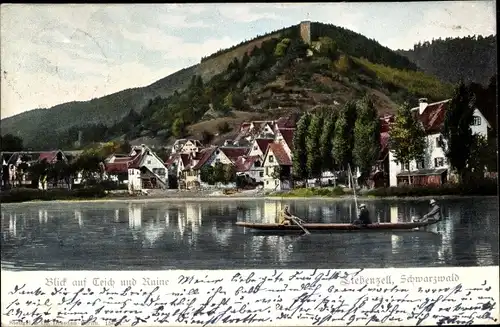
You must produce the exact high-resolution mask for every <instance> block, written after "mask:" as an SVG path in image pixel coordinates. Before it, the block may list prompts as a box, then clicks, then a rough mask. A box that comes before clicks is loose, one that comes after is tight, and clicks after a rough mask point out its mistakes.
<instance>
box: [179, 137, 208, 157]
mask: <svg viewBox="0 0 500 327" xmlns="http://www.w3.org/2000/svg"><path fill="white" fill-rule="evenodd" d="M202 148H203V145H202V144H201V142H200V141H198V140H195V139H178V140H176V141H175V142H174V145H173V146H172V154H175V153H184V154H191V153H196V152H198V151H200V150H201V149H202Z"/></svg>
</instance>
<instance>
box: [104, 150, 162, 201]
mask: <svg viewBox="0 0 500 327" xmlns="http://www.w3.org/2000/svg"><path fill="white" fill-rule="evenodd" d="M110 159H111V160H109V161H108V162H107V163H106V164H105V166H106V172H107V173H108V174H110V175H113V174H123V173H127V174H128V187H129V191H131V192H132V191H138V190H142V189H157V188H162V189H164V188H167V187H168V174H167V168H166V167H165V164H164V163H163V160H161V159H160V158H159V157H158V156H157V155H156V153H154V152H153V151H152V150H151V149H150V148H148V147H147V146H145V145H140V146H135V147H133V148H132V150H131V152H130V154H129V155H128V156H125V157H122V156H120V157H114V158H110Z"/></svg>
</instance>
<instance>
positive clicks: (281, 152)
mask: <svg viewBox="0 0 500 327" xmlns="http://www.w3.org/2000/svg"><path fill="white" fill-rule="evenodd" d="M269 151H272V153H273V154H274V157H275V158H276V161H277V162H278V164H279V165H281V166H291V165H292V160H291V158H290V157H289V156H288V154H287V153H286V151H285V149H284V148H283V144H280V143H271V144H269V147H268V148H267V152H269ZM266 156H267V154H266Z"/></svg>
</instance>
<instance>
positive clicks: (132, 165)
mask: <svg viewBox="0 0 500 327" xmlns="http://www.w3.org/2000/svg"><path fill="white" fill-rule="evenodd" d="M142 157H143V156H142V155H141V153H140V152H139V153H137V154H136V155H135V156H134V157H133V158H132V160H130V161H129V162H128V167H129V168H134V169H139V168H140V167H139V164H140V163H141V160H142Z"/></svg>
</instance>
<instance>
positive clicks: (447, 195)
mask: <svg viewBox="0 0 500 327" xmlns="http://www.w3.org/2000/svg"><path fill="white" fill-rule="evenodd" d="M409 190H410V191H409ZM464 190H465V191H464ZM478 190H480V191H481V192H479V193H478ZM373 193H375V194H373ZM429 193H430V194H429ZM463 197H467V198H471V197H481V198H484V197H497V192H496V186H495V189H494V190H493V188H492V186H491V185H490V187H489V188H484V185H483V186H479V187H476V188H474V189H467V188H464V187H463V186H462V187H459V188H457V187H455V188H451V187H449V186H447V187H440V188H408V187H406V188H404V187H399V188H388V189H375V190H370V191H368V192H364V193H361V194H358V195H357V199H358V200H359V201H364V202H366V201H373V200H379V199H384V200H426V199H430V198H435V199H459V198H463ZM9 200H10V201H9ZM224 200H229V201H254V200H280V201H283V200H328V201H352V200H354V195H353V193H352V191H350V190H342V189H340V188H308V189H305V188H304V189H300V188H299V189H294V190H291V191H288V192H283V193H275V194H246V195H245V194H232V195H210V194H209V193H207V192H196V191H183V192H172V193H170V194H167V193H166V194H161V195H155V196H129V195H114V194H106V192H105V191H104V190H103V189H100V188H99V189H96V188H93V189H85V190H74V191H67V190H49V191H40V190H34V189H18V190H13V191H9V192H2V194H0V203H1V204H2V205H4V204H16V203H23V204H26V203H44V202H47V203H54V202H56V203H73V202H80V203H95V202H186V201H189V202H194V201H197V202H210V201H224Z"/></svg>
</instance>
